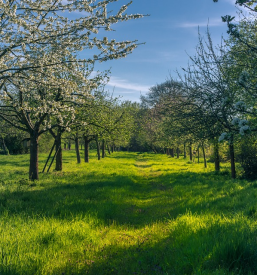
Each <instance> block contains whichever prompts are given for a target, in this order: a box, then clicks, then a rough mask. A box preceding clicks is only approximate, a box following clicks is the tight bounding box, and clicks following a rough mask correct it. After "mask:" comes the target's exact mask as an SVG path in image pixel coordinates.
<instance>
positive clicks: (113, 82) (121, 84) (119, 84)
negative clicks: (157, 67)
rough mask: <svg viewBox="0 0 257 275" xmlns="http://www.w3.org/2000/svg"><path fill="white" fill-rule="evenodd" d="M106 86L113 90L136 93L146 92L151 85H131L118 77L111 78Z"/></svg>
mask: <svg viewBox="0 0 257 275" xmlns="http://www.w3.org/2000/svg"><path fill="white" fill-rule="evenodd" d="M107 86H111V87H113V88H119V89H125V90H130V91H136V92H148V91H149V88H150V87H151V85H149V86H148V85H142V84H138V83H132V82H130V81H128V80H126V79H121V78H119V77H115V76H111V78H110V81H109V82H108V84H107Z"/></svg>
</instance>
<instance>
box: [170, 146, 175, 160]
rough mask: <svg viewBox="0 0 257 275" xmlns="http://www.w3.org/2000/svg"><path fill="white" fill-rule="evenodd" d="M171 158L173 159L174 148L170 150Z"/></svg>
mask: <svg viewBox="0 0 257 275" xmlns="http://www.w3.org/2000/svg"><path fill="white" fill-rule="evenodd" d="M170 154H171V156H172V157H173V158H174V148H172V149H171V153H170Z"/></svg>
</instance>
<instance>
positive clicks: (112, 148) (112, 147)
mask: <svg viewBox="0 0 257 275" xmlns="http://www.w3.org/2000/svg"><path fill="white" fill-rule="evenodd" d="M111 150H112V153H113V152H114V145H112V146H111Z"/></svg>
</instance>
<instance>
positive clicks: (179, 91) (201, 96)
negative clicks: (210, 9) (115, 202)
mask: <svg viewBox="0 0 257 275" xmlns="http://www.w3.org/2000/svg"><path fill="white" fill-rule="evenodd" d="M215 2H217V1H215ZM236 3H237V4H238V5H240V6H244V7H245V8H247V11H248V12H247V15H244V14H243V12H242V13H241V15H240V16H241V20H240V21H239V22H238V23H234V21H233V20H234V18H233V17H231V16H224V17H222V19H223V21H224V22H227V24H228V33H229V36H228V38H227V39H223V41H222V44H221V45H217V46H215V45H213V42H212V39H211V35H210V32H209V30H207V34H206V36H205V38H204V37H202V36H201V35H200V34H199V43H198V45H197V47H196V54H195V55H194V56H191V57H190V62H189V65H188V67H187V68H183V71H184V73H177V78H176V79H173V78H170V79H169V80H167V81H165V82H164V83H162V84H159V85H156V86H154V87H152V88H151V89H150V91H149V92H148V93H147V94H146V95H145V96H142V97H141V101H142V107H143V108H144V123H142V125H141V127H142V128H143V129H144V131H145V132H147V133H148V134H147V136H146V137H145V141H147V143H148V144H149V146H150V147H151V148H152V149H153V150H154V151H157V150H158V148H167V150H170V151H171V155H174V151H175V150H176V151H177V152H178V148H179V147H181V146H184V148H185V147H188V148H189V155H190V159H192V145H195V144H197V147H199V146H201V147H202V149H203V157H204V163H205V166H206V158H205V145H206V144H207V143H208V144H212V147H213V151H214V152H213V159H214V162H215V169H216V170H217V171H219V169H220V153H219V146H220V142H224V141H225V142H227V144H228V147H229V155H230V163H231V176H232V178H235V177H236V165H235V145H236V147H237V148H238V146H241V148H243V149H242V150H241V152H240V156H237V158H238V159H239V160H240V161H241V164H242V166H243V168H244V171H245V174H247V175H248V176H249V177H256V175H257V173H256V171H257V150H256V137H255V132H256V129H257V120H256V118H257V108H256V107H257V93H256V92H257V78H256V75H257V74H256V72H257V36H256V33H257V17H256V15H257V14H256V12H257V6H256V3H255V1H237V2H236ZM184 151H185V150H184Z"/></svg>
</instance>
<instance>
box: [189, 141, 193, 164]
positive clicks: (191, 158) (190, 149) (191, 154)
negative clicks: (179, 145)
mask: <svg viewBox="0 0 257 275" xmlns="http://www.w3.org/2000/svg"><path fill="white" fill-rule="evenodd" d="M189 156H190V160H191V161H192V160H193V153H192V144H191V143H190V146H189Z"/></svg>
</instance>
